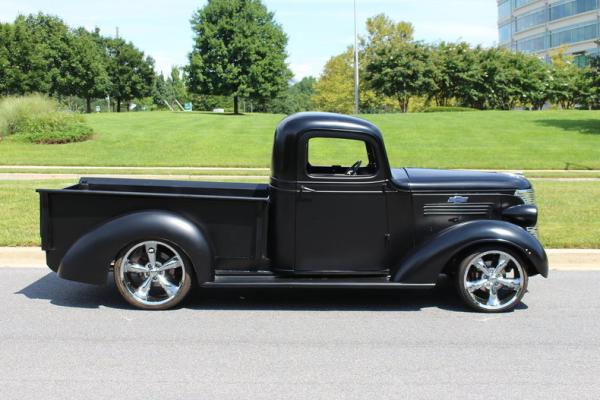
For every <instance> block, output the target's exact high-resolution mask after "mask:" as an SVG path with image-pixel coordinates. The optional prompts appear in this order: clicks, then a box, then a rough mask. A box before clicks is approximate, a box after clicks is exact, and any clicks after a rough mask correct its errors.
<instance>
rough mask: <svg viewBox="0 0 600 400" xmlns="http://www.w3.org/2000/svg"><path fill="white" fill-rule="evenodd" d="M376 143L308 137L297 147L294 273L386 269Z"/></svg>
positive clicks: (354, 137) (345, 136) (382, 180)
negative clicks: (297, 169) (297, 171)
mask: <svg viewBox="0 0 600 400" xmlns="http://www.w3.org/2000/svg"><path fill="white" fill-rule="evenodd" d="M376 149H377V143H376V142H375V141H374V140H373V139H372V138H370V137H368V136H365V135H359V134H354V135H353V134H349V133H343V134H340V133H332V132H329V133H327V132H311V133H309V134H306V136H305V138H304V139H303V140H302V141H301V143H300V150H299V151H301V152H302V153H300V154H299V157H298V160H299V163H301V165H299V167H300V169H299V181H298V184H297V185H298V187H297V203H296V255H295V268H296V270H297V271H298V272H329V273H331V272H333V273H335V272H339V273H342V274H343V273H348V274H352V273H374V272H383V271H384V270H386V269H387V266H386V265H384V264H385V259H386V247H387V246H386V242H387V239H388V238H389V235H388V228H387V226H388V223H387V218H388V217H387V210H386V209H387V207H386V193H385V184H386V180H385V173H384V171H383V168H382V165H383V164H382V163H381V162H380V157H382V156H381V155H380V154H378V152H377V151H376Z"/></svg>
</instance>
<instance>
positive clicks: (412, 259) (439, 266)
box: [392, 220, 548, 283]
mask: <svg viewBox="0 0 600 400" xmlns="http://www.w3.org/2000/svg"><path fill="white" fill-rule="evenodd" d="M493 243H495V244H503V245H505V246H509V247H512V248H514V249H515V250H517V251H518V252H520V253H521V255H522V256H523V257H524V258H525V259H526V261H527V262H528V263H529V264H530V265H531V267H533V270H534V271H535V272H536V273H539V274H541V275H542V276H544V277H546V278H547V277H548V258H547V256H546V252H545V251H544V248H543V247H542V245H541V244H540V242H539V241H538V240H537V239H536V238H535V237H533V236H532V235H531V234H530V233H528V232H527V231H526V230H524V229H523V228H521V227H519V226H517V225H514V224H511V223H509V222H506V221H497V220H477V221H469V222H464V223H462V224H458V225H454V226H452V227H450V228H448V229H445V230H443V231H441V232H439V233H438V234H437V235H435V236H434V237H433V238H431V239H429V240H428V241H427V242H425V243H424V244H423V245H422V246H420V247H419V248H416V249H415V250H413V251H412V252H411V253H410V254H408V255H407V256H406V257H405V258H404V259H403V260H401V261H400V262H399V263H398V264H397V265H396V266H395V268H393V270H392V280H393V281H394V282H402V283H433V282H435V281H436V280H437V278H438V276H439V274H440V273H441V272H442V270H443V269H444V267H445V266H446V265H447V264H448V262H449V261H450V260H451V259H452V258H453V257H454V256H456V255H458V254H459V253H460V252H461V251H463V250H465V249H467V248H468V247H471V246H473V245H483V244H493Z"/></svg>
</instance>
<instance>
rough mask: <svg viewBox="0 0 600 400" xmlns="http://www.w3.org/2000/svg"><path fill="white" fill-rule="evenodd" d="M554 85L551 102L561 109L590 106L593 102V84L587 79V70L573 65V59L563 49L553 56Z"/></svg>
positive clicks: (552, 85)
mask: <svg viewBox="0 0 600 400" xmlns="http://www.w3.org/2000/svg"><path fill="white" fill-rule="evenodd" d="M550 57H551V60H552V77H553V80H552V84H551V88H550V98H551V100H552V101H553V102H554V103H556V104H559V105H560V106H561V108H564V109H570V108H573V107H574V106H575V105H577V104H583V105H588V103H590V102H591V97H592V91H591V88H590V84H591V82H589V81H588V80H587V79H586V73H585V70H584V69H582V68H579V67H578V66H577V65H575V64H574V63H573V57H572V56H568V55H567V54H566V48H565V47H561V48H558V49H557V50H555V51H554V52H553V53H552V54H551V56H550Z"/></svg>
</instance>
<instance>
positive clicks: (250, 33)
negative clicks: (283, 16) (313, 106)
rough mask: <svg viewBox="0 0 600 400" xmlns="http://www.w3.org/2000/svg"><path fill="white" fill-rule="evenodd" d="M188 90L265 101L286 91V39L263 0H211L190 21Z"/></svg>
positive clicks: (236, 100) (289, 76) (235, 107)
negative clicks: (190, 47) (192, 39)
mask: <svg viewBox="0 0 600 400" xmlns="http://www.w3.org/2000/svg"><path fill="white" fill-rule="evenodd" d="M191 22H192V30H193V31H194V34H195V38H194V47H193V49H192V52H191V53H190V56H189V59H190V64H189V66H188V75H189V77H188V83H189V89H190V90H191V91H192V92H195V93H198V94H210V95H221V96H233V99H234V112H235V113H236V114H237V113H239V98H240V97H248V98H251V99H256V100H262V101H265V100H266V99H268V98H270V97H275V96H276V95H277V94H279V93H281V92H282V91H284V90H285V89H286V88H287V85H288V81H289V80H290V79H291V77H292V74H291V72H290V70H289V69H288V67H287V64H286V62H285V60H286V57H287V54H286V50H285V48H286V45H287V36H286V35H285V33H284V32H283V30H282V28H281V26H280V25H278V24H277V23H276V22H275V21H274V15H273V13H272V12H269V11H268V10H267V8H266V7H265V6H264V5H263V4H262V2H261V1H260V0H209V1H208V3H207V4H206V5H205V6H204V7H203V8H201V9H199V10H198V11H197V12H196V13H194V15H193V17H192V21H191Z"/></svg>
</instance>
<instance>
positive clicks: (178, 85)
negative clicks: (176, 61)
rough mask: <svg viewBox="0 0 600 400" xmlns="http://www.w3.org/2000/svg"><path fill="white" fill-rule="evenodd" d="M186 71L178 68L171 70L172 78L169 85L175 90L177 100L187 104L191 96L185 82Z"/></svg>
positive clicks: (174, 67)
mask: <svg viewBox="0 0 600 400" xmlns="http://www.w3.org/2000/svg"><path fill="white" fill-rule="evenodd" d="M184 79H185V76H184V71H183V70H182V69H180V68H179V67H177V66H173V67H172V68H171V76H170V77H169V78H168V81H169V84H170V85H171V87H172V88H173V93H174V95H175V98H177V99H178V100H179V101H183V102H187V101H188V100H189V95H188V91H187V88H186V87H185V82H184Z"/></svg>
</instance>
